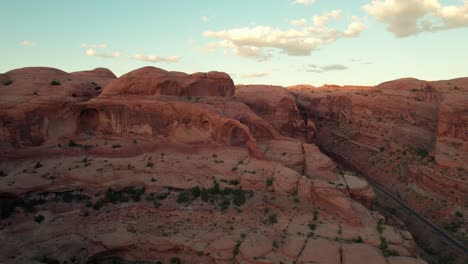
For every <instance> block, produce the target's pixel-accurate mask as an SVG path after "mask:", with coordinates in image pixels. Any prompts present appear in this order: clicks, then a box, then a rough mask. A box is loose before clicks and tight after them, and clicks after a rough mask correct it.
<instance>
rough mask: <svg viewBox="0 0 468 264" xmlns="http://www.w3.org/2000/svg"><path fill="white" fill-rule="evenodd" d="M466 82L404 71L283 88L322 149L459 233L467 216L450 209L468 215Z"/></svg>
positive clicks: (429, 217) (461, 231)
mask: <svg viewBox="0 0 468 264" xmlns="http://www.w3.org/2000/svg"><path fill="white" fill-rule="evenodd" d="M467 87H468V79H467V78H459V79H453V80H447V81H436V82H428V81H422V80H417V79H412V78H407V79H399V80H394V81H390V82H385V83H382V84H380V85H377V86H375V87H364V86H363V87H359V86H344V87H340V86H323V87H320V88H317V89H312V88H307V87H290V91H292V92H293V93H294V94H295V95H296V96H297V98H298V102H299V105H300V107H299V108H302V109H303V112H302V114H303V115H305V116H306V118H310V119H312V120H313V122H314V123H315V125H316V127H317V128H318V129H317V133H316V141H315V142H316V143H317V144H318V145H320V147H321V148H322V149H324V150H325V151H326V152H327V153H329V154H331V155H332V156H333V157H335V158H336V159H337V160H339V161H340V162H341V163H342V164H343V165H345V166H348V167H350V168H352V169H354V170H356V171H358V172H360V173H362V174H363V175H365V176H366V177H368V178H370V179H372V180H373V181H375V182H377V183H378V184H380V185H382V186H384V187H385V189H387V190H390V191H391V192H392V193H393V195H394V196H395V197H397V198H399V199H401V200H402V201H404V202H405V203H407V204H409V205H410V207H411V208H413V209H415V210H416V211H418V212H420V213H422V214H423V215H425V216H426V217H427V218H428V219H432V220H433V221H434V222H436V223H437V224H439V226H442V227H444V226H445V227H447V226H454V225H455V226H457V227H455V229H453V228H452V230H449V231H450V232H451V233H452V234H453V235H454V236H457V237H458V238H459V239H461V240H463V239H464V238H463V233H464V231H463V230H466V221H465V223H463V220H461V221H460V219H459V217H457V216H456V214H457V215H467V214H468V211H467V209H466V206H465V205H466V203H467V202H468V200H467V198H468V192H467V191H468V178H466V175H467V171H468V167H467V163H466V160H467V158H468V157H467V153H468V152H467V150H468V149H467V147H468V146H467V142H468V141H467V133H466V131H468V112H467V109H466V106H467V102H468V101H467V100H468V99H467V96H466V91H467ZM348 185H350V184H349V183H348ZM351 185H352V184H351ZM359 189H362V188H359ZM350 192H351V193H353V191H352V190H350ZM354 192H355V194H354V195H355V196H356V195H358V196H362V195H364V194H363V193H362V191H361V194H357V193H356V190H354ZM364 196H367V195H364ZM371 196H372V194H370V193H369V198H370V197H371ZM366 199H367V198H366ZM457 212H458V213H457Z"/></svg>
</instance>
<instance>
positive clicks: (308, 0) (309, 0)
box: [291, 0, 315, 6]
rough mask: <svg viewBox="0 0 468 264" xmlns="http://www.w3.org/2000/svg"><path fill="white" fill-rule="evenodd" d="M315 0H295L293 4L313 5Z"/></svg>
mask: <svg viewBox="0 0 468 264" xmlns="http://www.w3.org/2000/svg"><path fill="white" fill-rule="evenodd" d="M314 2H315V0H294V2H292V3H291V5H298V4H299V5H306V6H308V5H311V4H313V3H314Z"/></svg>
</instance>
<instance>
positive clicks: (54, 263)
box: [39, 256, 60, 264]
mask: <svg viewBox="0 0 468 264" xmlns="http://www.w3.org/2000/svg"><path fill="white" fill-rule="evenodd" d="M39 262H41V263H45V264H60V261H58V260H57V259H54V258H51V257H47V256H43V257H42V258H41V259H39Z"/></svg>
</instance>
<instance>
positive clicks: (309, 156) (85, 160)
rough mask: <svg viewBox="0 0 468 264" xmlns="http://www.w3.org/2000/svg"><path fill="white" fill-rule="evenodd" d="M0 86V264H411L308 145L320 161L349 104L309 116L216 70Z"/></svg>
mask: <svg viewBox="0 0 468 264" xmlns="http://www.w3.org/2000/svg"><path fill="white" fill-rule="evenodd" d="M0 80H1V81H2V85H3V86H0V95H2V96H0V122H2V123H1V124H2V132H1V134H0V139H1V141H0V142H1V145H0V151H1V153H2V155H1V156H0V197H1V203H0V206H1V211H0V216H1V217H0V241H1V242H2V243H1V245H0V252H1V254H0V262H5V263H34V262H39V263H41V262H42V263H65V262H67V263H115V262H117V263H119V262H122V263H132V262H133V263H137V262H150V263H151V262H152V263H157V262H158V261H161V262H163V263H278V264H279V263H363V262H362V261H371V262H372V263H380V262H382V263H386V262H387V261H393V262H394V263H424V262H422V261H420V260H419V259H418V258H417V255H416V253H415V252H416V250H415V249H416V248H415V242H414V240H413V238H412V236H411V235H407V232H406V231H403V230H401V229H399V228H395V227H392V226H391V222H386V221H385V218H384V217H383V216H381V215H380V214H378V213H377V212H373V211H370V209H368V208H371V205H372V202H373V199H374V196H373V192H372V189H371V188H370V186H369V185H368V184H367V182H366V181H365V180H364V179H362V178H357V177H355V176H352V175H350V174H349V173H348V172H343V170H342V169H341V168H340V167H338V166H337V164H335V163H334V162H333V161H332V160H331V159H330V158H329V157H328V156H326V155H325V154H323V153H322V152H321V151H320V149H319V148H318V147H317V146H316V145H315V144H314V143H313V142H312V141H313V140H315V137H316V136H317V140H318V142H319V143H320V144H321V145H323V146H324V147H326V149H327V150H328V149H329V148H328V147H327V146H328V145H327V144H326V143H327V142H328V141H327V140H323V138H324V137H325V138H331V137H332V136H333V135H334V134H330V135H328V136H327V137H326V136H324V134H323V133H324V131H330V130H326V129H327V124H325V125H324V123H323V122H324V121H323V120H330V119H333V118H338V117H339V118H342V119H343V120H347V119H349V118H352V117H353V115H352V109H350V108H349V107H350V106H351V105H352V101H350V100H349V99H346V98H340V99H336V98H332V97H328V99H326V100H328V102H329V103H330V104H331V105H330V106H324V105H319V106H316V107H318V108H319V109H320V110H323V109H326V110H329V111H328V112H326V113H324V116H323V117H321V119H319V118H318V117H319V116H321V115H322V114H321V113H319V112H314V109H313V107H312V106H311V105H308V104H307V103H308V102H311V101H313V100H317V99H312V98H308V97H304V95H295V94H294V93H296V92H291V91H288V90H287V89H285V88H282V87H269V86H239V87H237V89H234V84H233V82H232V80H231V79H230V77H229V76H228V75H227V74H224V73H218V72H210V73H196V74H192V75H189V74H185V73H178V72H167V71H164V70H161V69H157V68H153V67H145V68H142V69H138V70H135V71H132V72H130V73H128V74H125V75H123V76H121V77H120V78H117V79H115V76H113V74H112V73H111V72H110V71H108V70H106V69H100V68H98V69H95V70H92V71H85V72H75V73H72V74H68V73H65V72H62V71H60V70H56V69H50V68H26V69H19V70H14V71H11V72H8V73H5V74H2V75H0ZM107 82H109V83H108V84H107V85H106V83H107ZM97 87H102V88H101V89H103V91H102V93H101V89H97ZM270 88H271V89H272V90H273V91H274V92H271V91H270V92H269V90H268V89H270ZM302 88H303V89H302V90H301V91H303V92H305V93H307V88H310V87H302ZM333 89H339V88H337V87H333ZM350 89H351V88H350ZM352 89H355V88H352ZM356 89H357V88H356ZM268 92H269V93H268ZM234 93H236V95H234ZM307 94H311V93H307ZM318 98H319V99H320V98H321V97H320V96H319V97H318ZM298 99H299V102H300V103H301V104H300V105H298V104H297V102H298ZM309 100H311V101H309ZM334 103H337V104H338V106H332V105H333V104H334ZM342 107H345V109H344V110H343V109H342ZM335 110H339V111H340V113H339V114H336V113H334V112H333V111H335ZM433 110H434V109H432V108H431V107H428V109H427V111H428V112H430V113H432V111H433ZM447 123H450V124H452V123H453V121H447ZM441 129H442V130H444V129H443V128H442V126H441ZM337 131H340V130H337ZM444 131H445V130H444ZM450 131H451V130H450ZM340 133H343V132H342V131H340ZM457 133H458V132H456V133H455V134H456V135H457V136H459V133H458V134H457ZM443 134H444V135H445V134H446V132H444V133H443ZM348 137H349V136H348ZM330 140H331V141H330V142H333V140H334V138H332V139H330ZM350 140H354V141H356V142H358V141H357V139H351V138H350ZM426 141H428V140H427V139H426V138H424V137H421V142H423V143H425V142H426ZM358 143H359V145H362V146H365V147H367V148H368V149H370V150H373V149H375V146H373V145H371V144H369V143H361V142H358ZM363 158H364V157H363ZM413 171H414V177H413V178H414V180H413V181H414V182H415V183H414V184H416V182H423V180H421V176H419V175H420V174H421V173H423V174H427V173H428V172H426V171H423V170H421V168H419V167H418V168H416V169H415V170H413ZM456 195H458V193H456V194H455V196H456ZM363 205H365V206H367V207H368V208H366V207H365V206H363ZM381 225H384V226H385V228H384V231H383V232H382V230H380V229H379V228H380V227H381ZM382 239H385V240H386V241H387V243H388V248H391V249H392V250H394V251H398V252H401V255H402V256H405V257H404V258H403V257H400V258H394V257H392V258H390V257H389V256H388V254H387V253H388V252H387V251H386V250H387V249H384V248H382V247H379V246H380V243H381V241H382ZM25 248H27V249H28V250H24V249H25ZM359 261H361V262H359Z"/></svg>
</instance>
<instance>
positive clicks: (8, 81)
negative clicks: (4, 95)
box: [3, 80, 13, 86]
mask: <svg viewBox="0 0 468 264" xmlns="http://www.w3.org/2000/svg"><path fill="white" fill-rule="evenodd" d="M12 83H13V82H12V81H10V80H6V81H4V82H3V85H5V86H8V85H10V84H12Z"/></svg>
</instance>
